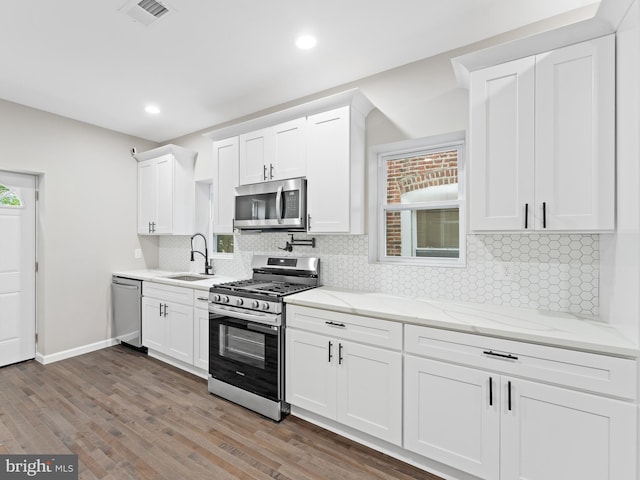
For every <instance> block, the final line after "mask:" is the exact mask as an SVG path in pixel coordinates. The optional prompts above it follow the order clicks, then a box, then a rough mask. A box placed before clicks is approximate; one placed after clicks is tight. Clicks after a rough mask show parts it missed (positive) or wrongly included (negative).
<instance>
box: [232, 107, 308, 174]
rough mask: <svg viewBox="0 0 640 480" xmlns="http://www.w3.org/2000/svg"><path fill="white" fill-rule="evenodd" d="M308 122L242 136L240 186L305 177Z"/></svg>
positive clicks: (292, 121)
mask: <svg viewBox="0 0 640 480" xmlns="http://www.w3.org/2000/svg"><path fill="white" fill-rule="evenodd" d="M305 125H306V119H305V118H299V119H296V120H291V121H289V122H285V123H282V124H279V125H276V126H274V127H267V128H263V129H261V130H256V131H253V132H249V133H245V134H242V135H240V137H239V141H240V161H239V163H240V185H248V184H251V183H260V182H267V181H270V180H284V179H288V178H296V177H303V176H304V175H305Z"/></svg>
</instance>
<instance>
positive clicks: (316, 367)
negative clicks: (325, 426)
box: [285, 328, 338, 419]
mask: <svg viewBox="0 0 640 480" xmlns="http://www.w3.org/2000/svg"><path fill="white" fill-rule="evenodd" d="M286 343H287V347H286V355H285V358H286V359H287V364H286V367H285V371H286V382H285V389H286V398H285V400H286V401H287V402H289V403H290V404H291V405H295V406H298V407H301V408H305V409H307V410H309V411H311V412H314V413H317V414H319V415H322V416H324V417H328V418H332V419H335V418H336V367H335V363H337V358H338V357H337V355H338V342H337V341H335V340H333V339H329V338H328V337H325V336H323V335H316V334H313V333H308V332H301V331H300V330H293V329H290V328H287V338H286Z"/></svg>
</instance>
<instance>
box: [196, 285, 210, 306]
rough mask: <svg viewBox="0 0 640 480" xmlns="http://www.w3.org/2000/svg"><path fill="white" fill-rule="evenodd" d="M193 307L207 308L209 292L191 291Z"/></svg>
mask: <svg viewBox="0 0 640 480" xmlns="http://www.w3.org/2000/svg"><path fill="white" fill-rule="evenodd" d="M193 306H194V308H203V309H208V308H209V292H208V291H206V290H199V289H197V288H194V289H193Z"/></svg>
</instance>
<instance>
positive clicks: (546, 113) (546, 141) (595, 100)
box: [534, 35, 615, 230]
mask: <svg viewBox="0 0 640 480" xmlns="http://www.w3.org/2000/svg"><path fill="white" fill-rule="evenodd" d="M535 98H536V126H535V130H536V174H535V182H536V201H537V203H538V205H537V210H536V211H535V214H534V216H535V218H536V228H546V229H551V230H613V229H614V227H615V225H614V211H615V205H614V202H615V38H614V36H613V35H610V36H607V37H602V38H599V39H596V40H593V41H590V42H585V43H580V44H577V45H572V46H570V47H566V48H561V49H559V50H555V51H553V52H549V53H545V54H542V55H537V56H536V95H535ZM540 204H542V205H543V207H541V206H540ZM541 208H543V211H541ZM545 209H546V212H545V211H544V210H545ZM545 213H546V219H545ZM541 216H542V218H541Z"/></svg>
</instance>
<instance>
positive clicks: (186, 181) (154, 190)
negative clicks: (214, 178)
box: [135, 145, 196, 235]
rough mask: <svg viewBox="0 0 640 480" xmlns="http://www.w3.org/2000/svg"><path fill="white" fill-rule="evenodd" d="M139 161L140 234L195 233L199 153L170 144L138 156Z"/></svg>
mask: <svg viewBox="0 0 640 480" xmlns="http://www.w3.org/2000/svg"><path fill="white" fill-rule="evenodd" d="M135 158H136V160H137V161H138V233H139V234H143V235H171V234H173V235H191V234H192V233H193V230H194V222H195V182H194V178H193V171H194V162H195V158H196V153H195V152H192V151H190V150H187V149H186V148H182V147H178V146H176V145H166V146H164V147H159V148H155V149H153V150H149V151H147V152H143V153H139V154H137V155H135Z"/></svg>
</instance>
